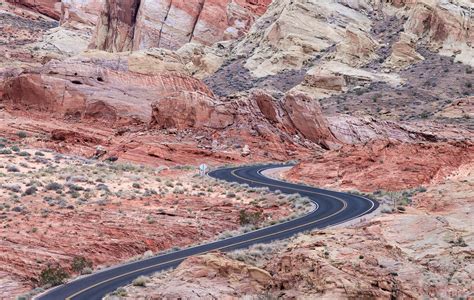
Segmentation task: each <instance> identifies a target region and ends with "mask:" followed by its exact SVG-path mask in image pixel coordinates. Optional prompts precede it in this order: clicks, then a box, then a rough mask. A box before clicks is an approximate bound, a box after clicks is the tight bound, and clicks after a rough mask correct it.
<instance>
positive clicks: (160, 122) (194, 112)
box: [152, 92, 235, 129]
mask: <svg viewBox="0 0 474 300" xmlns="http://www.w3.org/2000/svg"><path fill="white" fill-rule="evenodd" d="M152 107H153V121H152V123H153V124H154V125H156V126H158V127H160V128H177V129H186V128H195V129H200V128H212V129H224V128H225V127H228V126H230V125H232V124H233V123H234V114H235V112H234V113H233V112H232V109H229V108H228V107H225V106H224V104H223V103H220V102H218V101H217V100H214V99H212V98H210V97H208V96H205V95H203V94H200V93H195V92H178V93H175V94H173V95H170V96H168V97H164V98H161V99H160V100H158V101H156V102H155V103H153V106H152Z"/></svg>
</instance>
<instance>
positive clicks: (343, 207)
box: [35, 165, 378, 300]
mask: <svg viewBox="0 0 474 300" xmlns="http://www.w3.org/2000/svg"><path fill="white" fill-rule="evenodd" d="M281 166H282V165H266V166H250V167H238V168H226V169H218V170H215V171H212V172H210V173H209V176H211V177H214V178H217V179H222V180H226V181H229V182H238V183H242V184H244V183H245V184H248V185H249V186H251V187H268V188H269V189H270V190H272V191H275V190H280V191H281V192H283V193H285V194H294V193H299V194H300V195H301V196H305V197H308V198H309V199H311V201H313V202H314V203H315V209H314V210H313V211H311V212H310V213H308V214H306V215H304V216H302V217H300V218H297V219H294V220H291V221H288V222H284V223H280V224H277V225H273V226H270V227H266V228H262V229H259V230H256V231H252V232H249V233H246V234H242V235H239V236H236V237H231V238H228V239H224V240H220V241H215V242H211V243H208V244H204V245H199V246H195V247H190V248H186V249H183V250H179V251H176V252H171V253H168V254H163V255H159V256H155V257H152V258H149V259H145V260H141V261H137V262H133V263H128V264H125V265H119V266H116V267H112V268H109V269H106V270H103V271H100V272H97V273H94V274H91V275H88V276H86V277H83V278H80V279H77V280H74V281H71V282H69V283H67V284H64V285H61V286H59V287H56V288H54V289H51V290H49V291H47V292H46V293H43V294H41V295H39V296H37V297H36V298H35V299H39V300H58V299H71V300H80V299H81V300H94V299H101V298H102V297H103V296H104V295H105V294H107V293H109V292H112V291H114V290H116V289H117V288H118V287H120V286H124V285H127V284H129V283H130V282H131V281H132V280H133V279H135V278H136V277H138V276H140V275H149V274H151V273H154V272H157V271H161V270H164V269H169V268H174V267H176V266H178V265H179V264H180V263H181V262H182V261H183V260H184V259H186V258H187V257H189V256H193V255H199V254H203V253H206V252H209V251H214V250H220V251H230V250H234V249H239V248H246V247H248V246H250V245H252V244H256V243H268V242H271V241H274V240H278V239H285V238H288V237H290V236H292V235H294V234H296V233H299V232H303V231H306V230H311V229H316V228H325V227H328V226H332V225H336V224H340V223H343V222H346V221H348V220H351V219H354V218H357V217H360V216H362V215H365V214H368V213H370V212H372V211H374V210H375V209H376V208H377V207H378V203H377V202H375V201H373V200H370V199H367V198H364V197H360V196H356V195H351V194H346V193H340V192H335V191H328V190H323V189H318V188H314V187H309V186H305V185H298V184H292V183H287V182H282V181H278V180H275V179H270V178H268V177H265V176H263V175H262V174H261V171H263V170H266V169H271V168H275V167H281Z"/></svg>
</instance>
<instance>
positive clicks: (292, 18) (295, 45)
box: [235, 0, 371, 77]
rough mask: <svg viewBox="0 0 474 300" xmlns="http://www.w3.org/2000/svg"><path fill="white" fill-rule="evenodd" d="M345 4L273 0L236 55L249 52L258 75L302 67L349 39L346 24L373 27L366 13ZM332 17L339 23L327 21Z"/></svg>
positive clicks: (255, 72) (240, 44) (250, 61)
mask: <svg viewBox="0 0 474 300" xmlns="http://www.w3.org/2000/svg"><path fill="white" fill-rule="evenodd" d="M344 4H345V3H339V2H325V1H310V2H308V1H303V0H297V1H290V0H276V1H273V3H272V5H271V6H270V7H269V9H268V11H267V12H266V13H265V14H264V15H263V16H262V17H261V18H260V19H259V20H258V21H257V22H256V23H255V24H254V25H253V26H252V28H251V30H250V32H249V34H248V35H247V36H246V37H245V38H244V39H243V40H242V41H241V42H240V43H239V44H238V46H237V47H236V49H235V51H236V53H237V54H241V55H249V58H248V59H247V62H246V64H245V67H246V68H248V69H249V70H250V71H251V72H252V74H253V75H254V76H256V77H263V76H266V75H273V74H276V73H278V72H281V71H282V70H288V69H301V68H302V66H303V64H304V63H305V62H306V61H308V60H310V59H312V58H314V56H315V55H318V54H319V55H324V51H326V49H328V48H329V47H331V46H332V45H334V44H338V43H341V42H343V41H344V40H345V39H346V38H348V31H347V30H346V27H347V25H349V24H353V26H356V27H359V28H363V29H365V30H369V29H370V24H371V21H370V20H369V19H368V18H367V17H366V16H365V15H364V14H362V13H361V12H359V11H357V10H355V9H352V8H350V7H348V6H346V5H344ZM360 5H362V4H360ZM355 6H356V7H358V6H359V4H356V5H355ZM315 12H316V13H315ZM315 14H316V15H315ZM329 16H330V17H331V18H332V19H337V20H340V22H334V23H332V22H331V23H330V22H327V18H329ZM349 36H350V34H349ZM359 44H360V43H359ZM364 44H365V40H364ZM348 46H349V45H348V44H346V47H345V48H344V49H347V50H348V51H349V50H350V51H352V48H351V49H348ZM341 53H342V52H341ZM353 54H354V53H353ZM354 55H356V54H354ZM364 59H365V57H364Z"/></svg>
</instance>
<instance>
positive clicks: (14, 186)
mask: <svg viewBox="0 0 474 300" xmlns="http://www.w3.org/2000/svg"><path fill="white" fill-rule="evenodd" d="M3 187H4V188H5V189H7V190H9V191H12V192H14V193H19V192H21V186H20V185H18V184H9V185H4V186H3Z"/></svg>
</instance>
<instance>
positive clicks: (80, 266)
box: [71, 256, 92, 274]
mask: <svg viewBox="0 0 474 300" xmlns="http://www.w3.org/2000/svg"><path fill="white" fill-rule="evenodd" d="M86 268H89V269H91V268H92V261H90V260H88V259H87V258H85V257H84V256H74V258H73V259H72V262H71V269H72V270H73V271H74V272H76V273H81V274H83V271H84V269H86Z"/></svg>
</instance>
